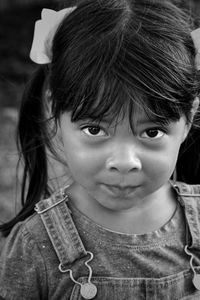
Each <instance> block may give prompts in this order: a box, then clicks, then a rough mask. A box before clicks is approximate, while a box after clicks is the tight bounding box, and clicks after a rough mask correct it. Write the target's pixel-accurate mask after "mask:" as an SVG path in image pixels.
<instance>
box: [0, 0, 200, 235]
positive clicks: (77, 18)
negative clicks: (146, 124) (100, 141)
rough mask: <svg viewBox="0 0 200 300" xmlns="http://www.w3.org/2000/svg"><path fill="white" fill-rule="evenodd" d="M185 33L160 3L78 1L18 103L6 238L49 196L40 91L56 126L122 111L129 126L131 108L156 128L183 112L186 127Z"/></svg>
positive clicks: (192, 78) (194, 79)
mask: <svg viewBox="0 0 200 300" xmlns="http://www.w3.org/2000/svg"><path fill="white" fill-rule="evenodd" d="M191 30H192V24H190V22H189V18H188V16H187V15H186V14H185V13H184V12H183V11H182V10H181V9H179V8H178V7H176V6H175V5H173V4H172V3H171V2H170V1H165V0H163V1H160V0H83V1H81V2H80V5H78V7H77V8H76V9H75V10H74V11H73V12H72V13H71V14H70V15H69V16H67V17H66V18H65V19H64V20H63V22H62V24H61V25H60V26H59V28H58V30H57V32H56V34H55V37H54V40H53V47H52V54H53V55H52V63H51V64H50V65H49V66H48V67H43V68H39V70H38V72H37V73H36V76H35V78H34V79H33V80H32V81H31V82H30V84H29V86H28V88H27V91H26V92H25V95H24V98H23V101H22V107H21V112H20V121H19V127H18V129H19V143H20V149H21V152H22V154H23V158H24V162H25V168H24V170H25V171H24V178H23V184H22V203H23V209H22V210H21V211H20V212H19V214H18V215H17V216H16V218H15V219H14V220H13V221H12V222H9V223H7V224H5V225H3V226H1V230H2V231H4V233H5V234H7V233H8V232H9V231H10V229H11V228H12V226H13V225H14V224H15V223H16V222H18V221H20V220H24V219H25V218H27V217H28V216H30V215H31V214H32V213H33V211H34V205H35V204H36V203H37V202H38V201H39V200H40V199H41V197H45V196H48V195H49V194H50V189H49V186H48V170H47V169H48V168H47V158H46V148H49V149H51V144H50V139H49V133H48V126H47V122H45V109H44V102H45V101H44V98H45V97H43V94H44V89H45V88H44V86H46V85H48V88H49V89H50V91H51V101H52V102H51V103H52V113H53V117H54V120H55V121H56V122H57V121H58V120H59V117H60V114H61V113H63V112H65V111H70V112H71V113H72V121H77V120H79V119H82V118H87V117H89V118H93V119H96V120H101V119H102V118H103V117H105V115H109V116H112V118H114V117H117V116H118V115H119V113H120V112H121V111H124V109H125V108H127V106H128V107H129V111H130V124H132V118H133V112H134V109H135V107H137V106H139V107H142V108H144V110H145V112H146V113H147V114H148V116H149V117H150V118H152V117H153V118H155V117H156V119H157V120H158V122H161V123H167V122H169V121H176V120H179V119H180V117H181V116H182V115H185V116H186V118H187V120H188V122H189V120H190V112H191V107H192V103H193V100H194V98H195V97H196V96H198V94H199V89H200V82H199V79H198V72H197V71H196V69H195V64H194V57H195V49H194V45H193V42H192V39H191V36H190V32H191ZM97 99H98V101H97ZM99 100H100V101H99ZM56 122H55V123H56ZM192 139H194V136H193V137H192ZM195 144H196V143H195ZM198 144H200V142H199V141H198ZM191 149H192V148H191ZM51 150H52V149H51ZM182 153H184V146H183V147H182V149H181V154H180V155H182ZM184 155H185V154H183V156H182V158H183V157H184ZM193 158H194V157H193ZM198 170H199V169H198ZM180 179H181V176H180Z"/></svg>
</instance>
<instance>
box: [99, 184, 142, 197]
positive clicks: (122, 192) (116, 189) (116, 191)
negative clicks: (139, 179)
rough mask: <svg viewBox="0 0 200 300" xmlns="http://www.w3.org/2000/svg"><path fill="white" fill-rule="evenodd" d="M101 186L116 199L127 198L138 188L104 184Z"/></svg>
mask: <svg viewBox="0 0 200 300" xmlns="http://www.w3.org/2000/svg"><path fill="white" fill-rule="evenodd" d="M101 186H102V187H103V189H105V190H106V191H107V192H108V193H109V194H111V195H112V196H113V195H114V196H118V197H128V196H130V195H131V194H132V193H133V192H135V190H136V189H137V188H138V186H120V185H108V184H104V183H103V184H101Z"/></svg>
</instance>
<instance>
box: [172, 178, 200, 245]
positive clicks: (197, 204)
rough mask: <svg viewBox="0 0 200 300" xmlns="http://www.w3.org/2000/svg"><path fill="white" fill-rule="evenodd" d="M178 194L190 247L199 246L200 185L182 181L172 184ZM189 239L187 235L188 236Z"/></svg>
mask: <svg viewBox="0 0 200 300" xmlns="http://www.w3.org/2000/svg"><path fill="white" fill-rule="evenodd" d="M173 187H174V188H175V189H176V192H177V194H178V196H179V197H178V201H179V203H180V204H181V206H182V207H183V208H184V211H185V217H186V222H187V225H188V226H187V227H188V229H189V232H190V235H191V238H192V241H191V245H189V246H190V247H191V248H193V247H194V248H199V247H200V185H189V184H186V183H182V182H176V184H173ZM186 233H187V232H186ZM188 239H189V237H188Z"/></svg>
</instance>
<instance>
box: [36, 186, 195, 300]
mask: <svg viewBox="0 0 200 300" xmlns="http://www.w3.org/2000/svg"><path fill="white" fill-rule="evenodd" d="M172 185H173V188H174V189H175V191H176V193H177V199H178V201H179V203H180V205H181V207H182V208H183V211H184V216H185V225H186V245H185V253H186V254H187V255H188V259H189V261H190V268H189V269H187V270H184V271H182V272H179V273H177V274H173V275H170V276H166V277H161V278H116V277H103V276H98V274H95V276H93V272H94V271H95V270H92V268H91V266H90V262H91V261H92V259H93V253H91V252H90V251H89V250H90V249H85V246H84V245H83V242H82V240H81V238H80V236H79V233H78V231H77V229H76V226H75V224H74V222H73V219H72V216H71V212H70V209H69V208H68V206H67V200H68V197H67V188H64V189H62V190H60V191H59V193H57V194H55V195H54V196H52V197H51V198H49V199H46V200H43V201H41V202H39V203H38V204H37V205H36V211H37V213H38V214H39V215H40V216H41V219H42V221H43V224H44V226H45V228H46V231H47V233H48V236H49V238H50V240H51V243H52V245H53V248H54V250H55V252H56V254H57V257H58V261H59V262H58V268H59V271H60V273H62V275H63V277H65V276H66V278H67V279H69V278H70V280H71V282H72V283H73V288H72V292H71V296H70V298H65V297H64V296H63V298H62V299H70V300H78V299H79V300H81V299H98V300H100V299H101V300H104V299H105V300H106V299H108V300H112V299H113V300H123V299H124V300H129V299H135V300H140V299H149V300H152V299H155V300H161V299H169V300H175V299H176V300H178V299H185V300H186V299H188V300H189V299H194V300H195V299H200V277H199V276H200V266H196V265H195V264H194V256H193V254H194V253H197V252H199V249H200V224H199V223H200V216H199V214H200V186H192V185H187V184H184V183H179V182H178V183H176V184H172ZM97 238H98V237H97ZM77 260H80V261H81V262H82V268H83V269H84V270H85V271H84V274H85V276H80V277H78V278H77V277H76V278H74V273H73V263H74V262H75V261H77ZM198 274H199V275H198ZM66 289H67V286H66Z"/></svg>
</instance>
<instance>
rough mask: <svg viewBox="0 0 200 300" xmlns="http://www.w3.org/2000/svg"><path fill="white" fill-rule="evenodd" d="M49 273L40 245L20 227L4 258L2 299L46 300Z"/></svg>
mask: <svg viewBox="0 0 200 300" xmlns="http://www.w3.org/2000/svg"><path fill="white" fill-rule="evenodd" d="M46 286H47V285H46V272H45V264H44V260H43V257H42V255H41V253H40V249H39V247H38V246H37V243H36V242H35V241H34V239H33V238H32V237H31V233H29V232H28V230H26V227H25V226H24V225H21V226H20V224H17V225H16V226H15V227H14V229H13V230H12V232H11V233H10V235H9V237H8V238H7V240H6V242H5V245H4V247H3V250H2V253H1V256H0V299H1V297H2V298H3V299H5V300H19V299H20V300H24V299H26V300H29V299H34V300H35V299H44V298H45V296H44V295H47V290H46Z"/></svg>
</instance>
